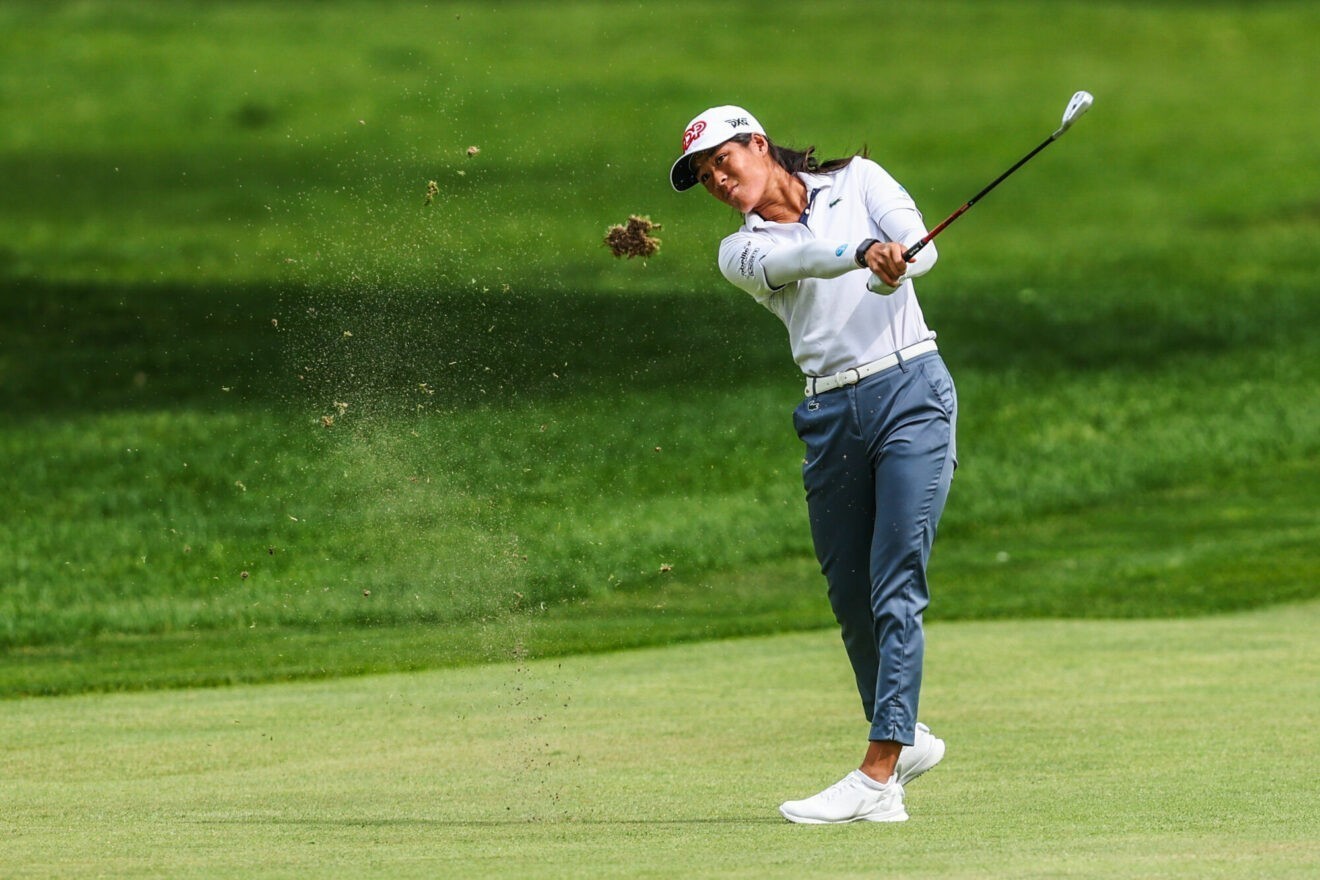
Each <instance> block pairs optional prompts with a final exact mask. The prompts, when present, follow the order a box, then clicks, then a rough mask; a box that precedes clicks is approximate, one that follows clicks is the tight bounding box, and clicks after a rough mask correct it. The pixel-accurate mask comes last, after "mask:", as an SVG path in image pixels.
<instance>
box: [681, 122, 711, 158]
mask: <svg viewBox="0 0 1320 880" xmlns="http://www.w3.org/2000/svg"><path fill="white" fill-rule="evenodd" d="M705 130H706V120H704V119H698V120H697V121H696V122H694V123H692V124H691V125H689V126H688V130H687V131H685V132H683V152H685V153H686V152H687V148H688V147H690V146H692V142H693V141H695V140H696V139H697V138H699V137H701V133H702V132H703V131H705Z"/></svg>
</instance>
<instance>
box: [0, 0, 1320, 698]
mask: <svg viewBox="0 0 1320 880" xmlns="http://www.w3.org/2000/svg"><path fill="white" fill-rule="evenodd" d="M1317 39H1320V9H1318V8H1317V7H1316V6H1315V4H1313V3H1306V2H1259V3H1236V2H1199V3H1193V2H1145V3H1131V2H1119V0H1108V2H1090V3H1081V2H1063V0H1037V2H1026V0H1024V2H972V0H965V2H955V0H937V2H930V3H923V4H918V5H911V4H905V5H891V4H874V3H852V2H834V0H828V2H821V3H815V4H811V5H810V6H806V5H803V4H799V3H787V2H783V3H781V2H756V3H751V2H747V3H727V4H709V3H687V2H675V3H668V4H663V5H656V4H645V3H633V2H562V3H554V4H542V3H519V2H508V3H499V4H478V3H447V2H431V3H369V2H352V0H329V2H320V3H314V4H313V3H301V2H298V3H274V2H225V3H215V2H191V3H189V2H178V3H168V4H166V3H145V2H114V0H107V2H23V0H12V2H8V3H6V4H4V6H3V7H0V106H2V107H3V109H4V120H5V124H4V126H3V127H0V180H2V181H3V183H2V184H0V413H3V417H2V418H0V454H2V455H3V463H4V468H3V471H2V472H0V493H2V494H3V497H4V498H5V500H6V503H5V504H4V506H3V510H0V652H2V653H0V657H3V660H2V661H0V689H3V692H4V693H7V694H22V693H58V692H66V691H76V690H87V689H107V688H135V687H157V686H177V685H188V684H204V683H216V682H226V681H240V680H268V679H277V678H290V677H305V676H327V675H340V674H351V673H358V672H365V671H373V670H384V669H403V668H420V667H426V666H435V665H442V664H452V663H466V662H480V661H483V660H489V659H496V658H503V657H507V656H509V655H510V652H515V653H518V654H519V655H525V654H526V653H528V652H530V653H531V654H533V655H545V654H552V653H564V652H571V651H581V650H601V649H608V648H616V647H624V646H629V645H643V644H656V643H664V642H670V641H676V640H683V639H697V638H710V637H716V636H725V635H737V634H746V633H761V632H773V631H785V630H792V629H806V628H815V627H824V626H830V625H832V620H831V619H830V616H829V611H828V608H827V606H826V603H825V601H824V590H823V581H822V579H821V578H820V576H819V574H818V573H817V571H816V567H815V561H814V559H813V557H812V551H811V546H810V538H809V534H808V532H807V527H806V518H805V513H804V509H803V507H804V506H803V503H802V489H801V484H800V475H799V466H800V458H801V450H800V448H799V443H798V441H797V439H796V437H795V436H794V435H793V431H792V425H791V420H790V418H789V414H790V412H791V410H792V408H793V406H794V405H796V402H797V399H798V395H799V394H800V387H801V386H800V382H799V380H798V376H797V371H796V368H795V366H794V364H793V362H792V359H791V357H790V355H789V352H788V345H787V339H786V336H785V333H784V331H783V328H782V326H781V325H780V324H779V323H778V320H777V319H776V318H774V317H773V316H772V315H771V314H770V313H769V312H767V311H765V310H764V309H762V308H761V307H759V306H757V305H756V304H755V303H754V302H753V301H752V300H751V299H750V298H748V297H746V296H745V295H743V294H741V293H740V292H739V291H737V290H736V289H734V288H733V287H731V286H730V285H728V284H727V282H725V281H724V280H723V279H722V278H721V276H720V275H719V273H718V270H717V269H716V266H715V260H714V257H715V251H716V247H717V245H718V242H719V240H720V238H721V237H722V236H724V235H726V234H728V233H729V232H730V231H732V230H733V229H734V228H736V227H737V225H738V223H739V218H738V217H736V216H734V215H733V214H732V213H731V212H730V211H729V210H728V209H726V208H724V207H722V206H720V205H719V204H718V203H716V202H715V201H714V200H713V199H710V198H709V197H707V196H705V195H704V194H702V193H700V192H697V193H691V192H689V193H684V194H678V193H674V192H672V191H671V189H670V187H669V184H668V179H667V172H668V168H669V164H670V163H671V162H672V161H673V159H674V157H675V156H677V154H678V152H679V140H680V137H681V134H682V130H683V127H684V126H685V125H686V123H687V121H688V120H689V119H690V118H691V117H693V116H694V115H696V114H697V113H698V112H700V111H701V110H702V109H704V108H706V107H708V106H711V105H715V104H722V103H737V104H741V105H743V106H745V107H747V108H748V109H749V110H751V111H752V112H753V113H754V114H756V115H757V117H758V118H759V119H760V121H761V122H762V123H763V124H764V125H765V126H766V127H767V129H768V130H769V132H770V134H771V136H772V137H774V138H775V139H776V140H777V141H779V142H781V143H785V144H788V145H795V146H805V145H815V146H816V147H817V151H818V154H819V155H821V156H826V157H829V156H836V155H844V154H849V153H853V152H855V151H858V150H861V149H863V148H865V149H869V151H870V155H871V156H872V158H874V159H876V160H877V161H878V162H880V164H881V165H883V166H884V167H885V168H886V169H887V170H889V171H890V172H891V173H892V174H893V175H894V176H895V177H897V178H898V180H899V181H900V182H902V183H904V184H905V185H906V187H907V188H908V189H909V191H910V192H912V194H913V195H914V197H915V198H916V199H917V202H918V205H919V206H920V207H921V208H922V210H923V211H924V213H925V216H926V218H927V220H928V221H929V222H931V223H934V222H937V221H938V220H939V219H941V218H943V217H944V216H945V215H947V214H948V213H949V212H951V211H952V210H954V209H955V208H957V207H958V206H959V205H961V204H962V203H963V202H964V201H965V200H966V199H967V198H968V197H970V196H971V195H972V194H974V193H975V192H977V191H978V190H979V189H980V188H981V187H982V186H983V185H984V184H986V183H987V182H989V181H990V180H991V179H993V177H995V176H996V175H998V174H999V173H1000V172H1001V171H1003V170H1004V169H1005V168H1007V167H1008V166H1009V165H1010V164H1012V162H1014V161H1015V160H1016V159H1017V158H1019V157H1020V156H1021V155H1023V154H1024V153H1025V152H1026V151H1027V150H1029V149H1030V148H1031V147H1033V146H1035V145H1036V144H1037V143H1039V142H1040V141H1041V140H1042V139H1043V138H1044V137H1045V136H1047V135H1048V134H1049V133H1050V132H1051V131H1053V130H1054V128H1055V127H1056V126H1057V124H1058V121H1059V116H1060V114H1061V113H1062V111H1063V108H1064V105H1065V104H1066V103H1067V100H1068V98H1069V97H1070V96H1071V95H1072V93H1073V92H1074V91H1076V90H1077V89H1087V90H1089V91H1091V92H1092V93H1093V94H1094V95H1095V98H1096V103H1095V106H1094V107H1093V108H1092V110H1091V111H1090V113H1088V114H1087V115H1086V116H1085V117H1083V118H1082V119H1081V120H1080V121H1079V122H1078V124H1077V126H1076V127H1075V128H1074V129H1073V130H1072V131H1071V132H1070V133H1069V135H1068V136H1067V137H1066V138H1064V139H1063V140H1061V141H1060V142H1059V143H1058V144H1056V145H1055V146H1053V147H1051V148H1050V149H1049V150H1048V151H1046V152H1045V153H1043V154H1041V155H1040V156H1039V157H1038V158H1037V159H1035V160H1033V161H1032V163H1030V164H1029V165H1028V166H1026V167H1025V168H1024V169H1022V170H1021V171H1020V172H1018V173H1017V174H1015V175H1014V176H1013V177H1012V178H1011V179H1010V180H1009V181H1007V182H1006V183H1005V184H1004V185H1003V186H1001V187H1000V188H999V189H997V190H996V191H995V192H994V193H993V194H992V195H990V196H988V197H987V198H986V200H985V201H984V202H981V203H979V204H978V206H977V207H976V209H975V210H974V211H973V212H971V213H969V214H968V215H967V216H966V217H964V218H963V219H962V220H960V221H959V222H958V224H956V225H955V226H954V227H952V228H951V229H949V230H948V231H947V232H946V233H944V234H943V235H942V236H941V238H940V239H939V249H940V262H939V266H938V267H937V268H936V270H934V272H933V273H932V274H930V275H928V276H926V277H924V278H923V279H921V282H920V283H919V287H918V290H919V295H920V296H921V299H922V303H923V307H924V310H925V312H926V316H927V320H928V322H929V323H930V324H931V326H932V327H933V328H934V329H935V330H936V331H937V332H938V334H939V341H940V345H941V350H942V352H943V354H944V357H945V360H946V361H947V362H948V364H949V366H950V368H951V370H952V372H953V374H954V377H955V380H956V382H957V383H958V388H959V394H960V407H961V412H960V438H959V451H960V459H961V467H960V470H959V473H958V477H957V480H956V481H955V485H954V490H953V495H952V498H951V501H950V504H949V507H948V511H947V513H946V515H945V519H944V522H943V524H942V527H941V536H940V539H939V541H938V542H937V545H936V546H937V549H936V551H935V557H934V561H933V569H932V580H933V595H934V598H933V604H932V607H931V610H930V612H929V615H928V617H929V618H931V619H950V618H985V617H1041V616H1123V617H1139V616H1158V617H1165V616H1183V615H1194V614H1205V613H1212V612H1215V611H1222V610H1228V609H1236V608H1243V607H1250V606H1255V605H1260V604H1266V603H1273V602H1281V601H1288V600H1295V599H1301V598H1307V597H1314V596H1316V595H1317V594H1320V582H1318V578H1317V573H1318V572H1320V554H1318V553H1317V550H1316V547H1317V546H1320V540H1318V539H1320V518H1318V517H1317V510H1316V501H1315V499H1316V497H1317V489H1320V465H1317V463H1316V452H1317V448H1318V446H1320V442H1318V438H1320V433H1318V430H1317V429H1318V428H1320V415H1318V414H1320V407H1318V406H1317V403H1320V394H1318V393H1317V392H1318V391H1320V347H1318V346H1317V334H1316V332H1315V331H1316V327H1317V318H1320V307H1318V306H1317V289H1318V288H1320V269H1318V266H1320V264H1318V262H1317V229H1318V227H1320V197H1318V196H1317V193H1320V147H1318V146H1317V144H1318V143H1320V130H1318V126H1320V120H1317V118H1316V115H1315V114H1314V113H1313V112H1309V109H1310V108H1311V107H1312V106H1313V103H1314V101H1313V96H1312V92H1313V90H1314V84H1315V82H1316V81H1317V73H1318V72H1320V71H1317V64H1316V60H1315V59H1316V55H1315V51H1314V47H1315V45H1316V43H1317ZM633 214H637V215H643V216H648V217H649V218H650V219H651V220H652V221H654V222H656V223H659V224H661V229H660V230H659V232H658V233H657V234H658V236H659V237H660V238H661V240H662V245H661V249H660V251H659V253H658V254H657V255H655V256H654V257H651V258H649V259H645V260H642V259H635V260H620V259H616V258H614V257H612V256H611V255H610V253H609V251H608V249H606V248H605V247H604V246H603V243H602V239H603V237H604V235H605V232H606V230H607V228H608V227H609V226H610V225H612V224H615V223H622V222H625V221H626V220H627V218H628V217H629V216H630V215H633Z"/></svg>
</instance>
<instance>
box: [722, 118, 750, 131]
mask: <svg viewBox="0 0 1320 880" xmlns="http://www.w3.org/2000/svg"><path fill="white" fill-rule="evenodd" d="M724 124H725V125H727V126H728V127H729V128H738V127H739V126H742V125H745V126H747V127H748V128H751V127H752V123H751V122H750V121H748V119H747V117H746V116H739V117H737V118H736V119H726V120H724Z"/></svg>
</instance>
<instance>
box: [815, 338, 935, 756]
mask: <svg viewBox="0 0 1320 880" xmlns="http://www.w3.org/2000/svg"><path fill="white" fill-rule="evenodd" d="M957 418H958V401H957V394H956V392H955V390H954V387H953V379H952V378H951V377H950V376H949V371H948V369H947V368H946V367H945V365H944V361H943V360H942V359H941V358H940V356H939V353H938V352H931V353H929V354H924V355H921V356H919V357H916V358H913V359H911V360H909V361H906V362H904V363H901V364H899V365H898V366H896V367H893V368H891V369H889V370H886V371H884V372H881V373H877V374H875V375H873V376H868V377H867V378H865V379H863V380H862V381H861V382H859V383H857V384H856V385H847V386H844V387H842V388H837V389H835V390H833V391H826V392H824V393H821V394H817V395H815V396H813V397H808V398H806V399H805V400H803V401H802V403H801V404H799V405H798V407H797V409H796V410H795V411H794V413H793V422H794V426H795V427H796V428H797V432H798V436H799V437H801V438H802V441H803V442H804V443H805V444H806V457H805V460H804V463H803V466H802V481H803V484H804V486H805V487H806V492H807V511H808V514H809V516H810V519H811V537H812V541H813V543H814V544H815V548H816V558H817V559H818V560H819V561H820V568H821V571H822V572H823V573H824V575H825V579H826V582H827V583H828V586H829V597H830V605H831V607H832V608H833V610H834V617H835V619H836V620H838V622H839V627H840V630H841V633H842V636H843V644H844V647H845V648H846V649H847V652H848V659H849V661H850V662H851V663H852V668H853V674H854V675H855V676H856V679H857V690H858V692H859V693H860V695H861V698H862V708H863V711H865V713H866V718H867V720H868V721H869V722H870V724H871V733H870V737H869V739H871V740H892V741H896V742H899V743H902V744H903V745H911V744H912V740H913V737H914V735H915V728H916V723H917V704H918V701H919V697H920V693H921V667H922V660H923V657H924V654H925V644H926V642H925V634H924V633H923V631H922V614H923V613H924V612H925V610H926V606H927V605H928V604H929V602H930V591H929V588H928V586H927V583H926V566H927V563H928V562H929V560H930V550H931V545H932V543H933V542H934V540H935V530H936V527H937V526H938V525H939V521H940V515H941V514H942V513H943V512H944V502H945V500H946V499H947V498H948V495H949V483H950V481H951V480H952V479H953V471H954V469H955V467H956V466H957V461H956V455H957V447H956V442H955V435H956V428H957Z"/></svg>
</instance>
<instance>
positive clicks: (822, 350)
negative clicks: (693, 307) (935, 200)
mask: <svg viewBox="0 0 1320 880" xmlns="http://www.w3.org/2000/svg"><path fill="white" fill-rule="evenodd" d="M797 176H798V177H799V178H800V179H801V180H802V182H803V183H804V184H806V187H807V194H808V200H809V203H808V207H807V212H806V215H805V217H806V222H805V223H803V222H796V223H777V222H774V221H770V220H766V219H764V218H763V217H761V216H760V215H758V214H756V213H755V212H750V213H748V214H746V215H745V216H744V218H743V219H744V222H743V226H742V228H740V229H739V230H738V231H737V232H735V233H733V234H732V235H730V236H728V237H727V238H725V239H724V241H723V242H721V243H720V252H719V265H720V271H721V272H722V273H723V274H724V277H725V278H727V279H729V281H731V282H732V283H733V284H735V285H737V286H738V287H739V288H741V289H742V290H745V291H746V292H747V293H749V294H751V295H752V296H753V297H754V298H755V299H756V301H757V302H759V303H761V305H763V306H765V307H766V308H767V309H769V310H770V311H772V312H774V313H775V314H776V315H778V316H779V318H780V320H782V321H783V322H784V325H785V326H786V327H787V328H788V336H789V343H790V345H791V347H792V351H793V358H794V360H796V361H797V364H798V366H799V367H800V368H801V369H802V372H803V373H805V374H806V375H808V376H828V375H832V374H834V373H837V372H840V371H842V370H846V369H849V368H851V367H857V366H860V365H862V364H865V363H869V362H871V361H874V360H877V359H879V358H882V357H884V356H885V355H887V354H892V353H893V352H895V351H898V350H899V349H902V348H906V347H907V346H909V345H913V344H915V343H917V342H921V341H923V340H926V339H933V338H935V334H934V332H932V331H931V330H930V329H929V328H928V327H927V326H926V321H925V318H924V317H923V316H922V313H921V306H920V305H918V303H917V295H916V291H915V289H914V288H913V286H912V281H911V279H912V278H915V277H917V276H918V275H921V274H924V273H925V272H926V271H928V270H929V269H930V267H931V266H933V265H934V263H935V260H936V259H937V254H936V252H935V247H934V245H933V244H932V245H927V246H926V247H925V249H923V250H922V251H921V253H919V254H918V255H917V257H916V262H914V263H913V264H911V265H910V266H909V267H908V271H907V273H906V275H905V276H904V281H903V283H902V284H900V285H899V286H898V288H897V289H895V290H894V291H893V292H892V293H887V292H886V293H874V292H872V291H870V290H868V289H867V281H868V280H869V279H871V278H872V277H873V276H872V275H871V273H870V272H869V271H868V270H866V269H860V268H852V269H849V268H847V267H846V265H842V264H840V265H839V266H838V267H837V268H836V269H833V270H831V271H830V272H829V273H827V274H834V275H835V277H807V278H802V279H801V280H795V281H788V282H787V283H784V281H783V279H776V278H774V277H773V275H772V276H771V278H769V279H767V278H766V272H765V265H764V264H765V260H766V258H767V257H770V256H771V255H772V254H775V253H776V252H780V253H781V254H782V253H783V250H782V249H784V248H796V247H798V246H800V245H802V244H804V243H807V242H812V241H824V242H828V243H830V244H831V245H833V246H834V251H835V252H836V253H837V255H838V256H839V257H840V258H846V259H847V260H851V259H852V258H853V253H854V251H855V250H856V248H857V245H859V244H861V243H862V242H863V241H864V240H866V239H868V238H875V239H879V240H880V241H897V242H900V243H902V244H903V245H904V246H910V245H912V244H915V243H916V242H917V241H919V240H920V239H921V238H922V236H924V235H925V234H926V227H925V224H924V222H923V221H922V219H921V213H920V212H919V211H918V210H917V206H916V203H915V202H914V201H913V200H912V197H911V196H910V195H908V192H907V190H905V189H903V187H902V186H900V185H899V183H898V181H896V180H894V178H893V177H891V176H890V175H889V173H888V172H886V171H885V170H884V169H883V168H881V167H880V166H879V165H877V164H876V163H875V162H872V161H871V160H870V159H863V158H861V157H857V158H854V159H853V160H852V161H851V162H849V163H848V164H847V165H846V166H844V167H843V168H841V169H839V170H838V171H834V172H831V173H829V174H807V173H800V174H798V175H797ZM839 248H844V250H842V251H840V250H838V249H839ZM771 262H772V265H773V264H774V263H775V260H773V259H772V261H771ZM852 265H853V266H854V267H855V266H856V264H855V263H853V264H852ZM838 272H842V274H837V273H838ZM774 284H781V285H782V286H780V287H777V288H776V287H774V286H772V285H774Z"/></svg>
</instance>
